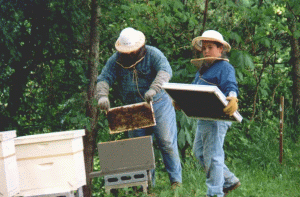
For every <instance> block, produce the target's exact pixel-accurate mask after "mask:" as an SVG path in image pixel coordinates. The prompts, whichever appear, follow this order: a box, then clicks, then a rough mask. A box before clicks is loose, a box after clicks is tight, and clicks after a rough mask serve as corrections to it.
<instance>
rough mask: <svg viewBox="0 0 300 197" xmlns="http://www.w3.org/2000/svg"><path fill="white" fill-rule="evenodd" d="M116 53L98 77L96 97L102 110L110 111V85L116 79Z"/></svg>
mask: <svg viewBox="0 0 300 197" xmlns="http://www.w3.org/2000/svg"><path fill="white" fill-rule="evenodd" d="M115 58H116V54H114V55H113V56H112V57H111V58H110V59H109V60H108V61H107V63H106V65H105V67H104V68H103V69H102V72H101V74H100V75H99V76H98V78H97V87H96V95H95V97H96V99H97V100H98V106H99V108H100V109H101V110H105V111H108V110H109V108H110V103H109V99H108V95H109V86H110V85H112V84H113V83H114V81H115V80H116V65H115Z"/></svg>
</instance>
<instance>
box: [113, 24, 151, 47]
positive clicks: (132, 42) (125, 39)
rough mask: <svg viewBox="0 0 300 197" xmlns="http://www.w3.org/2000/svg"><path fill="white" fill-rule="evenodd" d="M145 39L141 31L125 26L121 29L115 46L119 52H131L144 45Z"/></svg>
mask: <svg viewBox="0 0 300 197" xmlns="http://www.w3.org/2000/svg"><path fill="white" fill-rule="evenodd" d="M145 40H146V38H145V35H144V34H143V32H141V31H138V30H135V29H133V28H131V27H127V28H125V29H123V30H122V31H121V33H120V36H119V38H118V39H117V41H116V44H115V47H116V49H117V51H119V52H120V53H131V52H133V51H137V50H138V49H140V48H141V47H142V46H144V45H145Z"/></svg>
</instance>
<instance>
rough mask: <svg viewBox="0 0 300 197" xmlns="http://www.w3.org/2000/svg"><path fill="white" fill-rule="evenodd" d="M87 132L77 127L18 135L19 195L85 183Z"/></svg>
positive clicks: (67, 189) (62, 189)
mask: <svg viewBox="0 0 300 197" xmlns="http://www.w3.org/2000/svg"><path fill="white" fill-rule="evenodd" d="M84 135H85V131H84V130H74V131H62V132H53V133H45V134H38V135H29V136H23V137H17V138H16V139H15V145H16V155H17V163H18V169H19V174H20V193H19V195H20V196H34V195H42V194H43V195H47V194H55V193H65V192H70V191H74V190H77V189H78V188H80V187H82V186H83V185H85V184H86V175H85V164H84V157H83V140H82V136H84Z"/></svg>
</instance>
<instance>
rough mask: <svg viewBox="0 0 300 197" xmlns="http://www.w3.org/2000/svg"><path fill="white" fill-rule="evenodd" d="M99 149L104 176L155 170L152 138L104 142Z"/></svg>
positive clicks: (99, 145)
mask: <svg viewBox="0 0 300 197" xmlns="http://www.w3.org/2000/svg"><path fill="white" fill-rule="evenodd" d="M97 147H98V155H99V160H100V167H101V174H103V175H111V174H120V173H125V172H134V171H141V170H150V169H154V168H155V157H154V151H153V145H152V136H144V137H136V138H129V139H124V140H117V141H111V142H102V143H99V144H97Z"/></svg>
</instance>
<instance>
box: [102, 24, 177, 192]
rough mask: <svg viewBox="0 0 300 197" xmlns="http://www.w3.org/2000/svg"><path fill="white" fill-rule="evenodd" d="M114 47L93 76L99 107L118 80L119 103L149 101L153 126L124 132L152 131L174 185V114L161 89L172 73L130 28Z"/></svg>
mask: <svg viewBox="0 0 300 197" xmlns="http://www.w3.org/2000/svg"><path fill="white" fill-rule="evenodd" d="M115 47H116V50H117V52H116V53H114V54H113V55H112V56H111V57H110V58H109V59H108V61H107V63H106V65H105V67H104V68H103V70H102V72H101V74H100V75H99V76H98V79H97V92H96V97H97V99H98V105H99V107H100V109H101V110H105V111H107V110H109V108H110V102H109V98H108V94H109V87H110V86H111V85H112V84H113V83H114V82H118V91H119V93H120V96H121V100H122V102H123V104H133V103H139V102H143V101H147V102H150V101H152V102H153V109H154V115H155V120H156V126H153V127H150V128H146V129H137V130H134V131H129V132H128V135H129V137H131V138H132V137H140V136H145V135H151V134H154V136H155V138H156V140H157V142H158V145H159V148H160V151H161V153H162V156H163V161H164V164H165V168H166V170H167V172H168V174H169V178H170V183H171V185H172V187H173V188H174V187H176V186H178V185H180V183H181V182H182V175H181V171H182V170H181V164H180V158H179V154H178V146H177V126H176V116H175V110H174V107H173V105H172V100H171V98H170V97H169V96H168V94H167V93H166V92H165V91H164V90H162V89H161V86H162V84H163V83H165V82H168V81H169V80H170V78H171V76H172V69H171V66H170V64H169V62H168V60H167V58H166V57H165V56H164V54H163V53H162V52H161V51H160V50H159V49H157V48H155V47H153V46H149V45H145V35H144V34H143V33H142V32H141V31H138V30H135V29H133V28H130V27H128V28H125V29H123V30H122V31H121V33H120V36H119V38H118V39H117V41H116V43H115ZM153 177H154V176H153ZM153 180H154V179H153ZM153 184H154V183H153Z"/></svg>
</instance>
